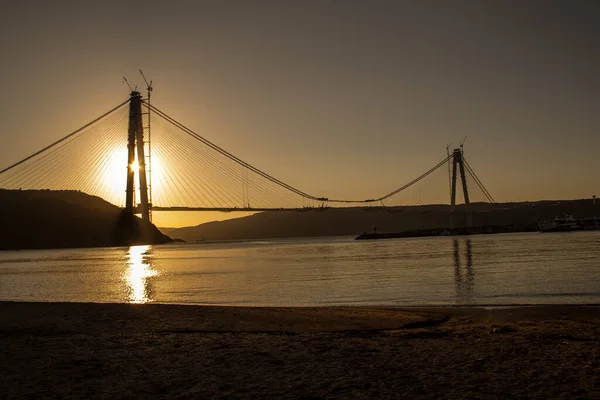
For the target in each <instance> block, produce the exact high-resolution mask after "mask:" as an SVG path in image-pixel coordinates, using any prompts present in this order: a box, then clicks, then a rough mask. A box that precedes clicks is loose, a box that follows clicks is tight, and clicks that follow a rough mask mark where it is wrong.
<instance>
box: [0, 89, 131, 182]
mask: <svg viewBox="0 0 600 400" xmlns="http://www.w3.org/2000/svg"><path fill="white" fill-rule="evenodd" d="M127 103H129V99H127V100H125V101H124V102H122V103H121V104H119V105H118V106H116V107H114V108H112V109H111V110H110V111H107V112H105V113H104V114H102V115H101V116H99V117H98V118H96V119H95V120H93V121H91V122H89V123H87V124H85V125H84V126H82V127H81V128H79V129H77V130H76V131H74V132H71V133H69V134H68V135H67V136H65V137H63V138H62V139H59V140H57V141H56V142H54V143H52V144H51V145H49V146H46V147H44V148H43V149H41V150H40V151H37V152H35V153H33V154H32V155H30V156H29V157H26V158H24V159H22V160H21V161H18V162H16V163H14V164H13V165H11V166H10V167H6V168H4V169H3V170H2V171H0V175H1V174H3V173H5V172H6V171H10V170H11V169H13V168H14V167H16V166H18V165H21V164H23V163H24V162H25V161H28V160H30V159H32V158H33V157H35V156H37V155H39V154H41V153H43V152H45V151H46V150H48V149H51V148H52V147H54V146H56V145H57V144H60V143H62V142H64V141H65V140H67V139H69V138H70V137H72V136H74V135H76V134H78V133H79V132H81V131H82V130H84V129H85V128H87V127H89V126H91V125H93V124H95V123H96V122H98V121H100V120H101V119H102V118H104V117H107V116H108V115H110V114H112V113H113V112H115V111H117V110H118V109H119V108H121V107H123V106H124V105H125V104H127Z"/></svg>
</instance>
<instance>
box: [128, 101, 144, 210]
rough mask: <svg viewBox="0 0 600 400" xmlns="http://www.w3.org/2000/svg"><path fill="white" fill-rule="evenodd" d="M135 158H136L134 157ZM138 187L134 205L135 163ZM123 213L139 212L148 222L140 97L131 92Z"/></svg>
mask: <svg viewBox="0 0 600 400" xmlns="http://www.w3.org/2000/svg"><path fill="white" fill-rule="evenodd" d="M136 156H137V157H136ZM136 161H137V165H138V168H137V172H138V180H139V186H140V199H139V201H140V203H139V205H137V206H136V205H135V200H136V199H135V173H136V168H135V163H136ZM125 192H126V195H125V211H126V212H127V213H130V214H135V213H136V212H139V213H140V214H142V219H143V220H145V221H150V207H149V204H148V184H147V182H146V156H145V154H144V127H143V125H142V95H141V94H140V92H137V91H135V90H134V91H132V92H131V95H130V98H129V130H128V135H127V188H126V190H125Z"/></svg>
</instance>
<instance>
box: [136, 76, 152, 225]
mask: <svg viewBox="0 0 600 400" xmlns="http://www.w3.org/2000/svg"><path fill="white" fill-rule="evenodd" d="M138 71H140V75H142V79H144V82H145V83H146V90H147V91H148V97H147V98H146V101H145V103H146V108H147V109H148V112H147V113H146V115H147V117H148V121H147V123H146V126H145V128H146V133H147V138H148V139H147V142H146V143H147V144H148V155H147V156H146V157H147V158H148V162H147V163H146V164H147V169H146V173H147V174H148V203H149V217H150V221H152V134H151V131H150V120H151V117H150V93H151V92H152V81H150V82H148V79H146V76H145V75H144V73H143V72H142V70H141V69H140V70H138ZM142 129H143V128H142Z"/></svg>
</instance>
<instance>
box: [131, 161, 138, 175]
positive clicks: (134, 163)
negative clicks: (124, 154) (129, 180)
mask: <svg viewBox="0 0 600 400" xmlns="http://www.w3.org/2000/svg"><path fill="white" fill-rule="evenodd" d="M131 170H132V171H133V172H135V173H136V174H137V173H139V172H140V164H139V163H138V161H137V160H135V161H134V162H133V164H131Z"/></svg>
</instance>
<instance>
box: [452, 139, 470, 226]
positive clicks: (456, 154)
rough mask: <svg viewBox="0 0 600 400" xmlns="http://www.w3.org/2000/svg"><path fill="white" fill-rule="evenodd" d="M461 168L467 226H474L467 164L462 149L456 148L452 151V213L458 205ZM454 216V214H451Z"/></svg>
mask: <svg viewBox="0 0 600 400" xmlns="http://www.w3.org/2000/svg"><path fill="white" fill-rule="evenodd" d="M457 166H458V168H459V170H460V181H461V184H462V188H463V196H464V198H465V212H466V215H467V227H469V228H470V227H472V225H473V218H472V215H471V213H470V211H469V190H468V188H467V177H466V175H465V165H464V163H463V153H462V149H454V151H453V152H452V193H451V200H450V204H451V206H452V208H451V213H452V214H453V213H454V209H455V207H456V167H457ZM451 218H452V216H451Z"/></svg>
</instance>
